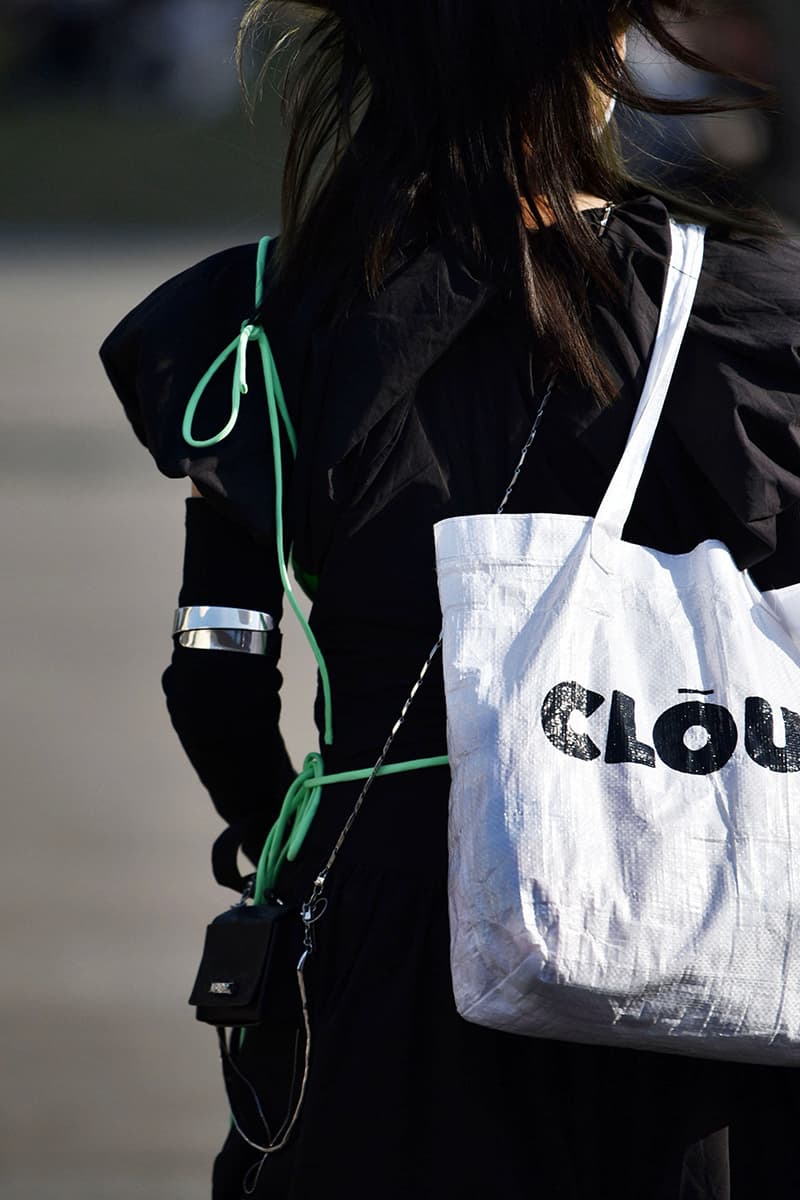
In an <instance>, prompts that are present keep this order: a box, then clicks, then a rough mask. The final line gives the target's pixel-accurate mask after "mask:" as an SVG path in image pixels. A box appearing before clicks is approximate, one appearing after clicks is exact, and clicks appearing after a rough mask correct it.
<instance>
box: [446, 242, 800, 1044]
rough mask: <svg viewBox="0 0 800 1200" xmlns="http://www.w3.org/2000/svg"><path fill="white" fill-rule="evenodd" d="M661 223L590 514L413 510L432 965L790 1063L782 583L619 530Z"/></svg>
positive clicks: (790, 678) (796, 1022) (798, 1037)
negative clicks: (437, 624) (432, 837)
mask: <svg viewBox="0 0 800 1200" xmlns="http://www.w3.org/2000/svg"><path fill="white" fill-rule="evenodd" d="M672 239H673V249H672V262H671V265H670V269H669V272H668V278H667V285H666V290H665V295H664V303H663V307H662V312H661V319H660V324H659V329H658V335H657V339H656V344H655V348H654V351H653V357H652V363H651V367H650V371H649V374H648V377H647V381H646V384H645V388H644V393H643V395H642V399H641V402H640V405H639V408H638V410H637V413H636V418H635V421H634V424H633V428H632V431H631V435H630V438H629V440H628V444H627V447H626V449H625V452H624V455H623V458H622V460H621V462H620V464H619V468H618V470H617V471H616V473H615V475H614V478H613V480H612V482H611V484H610V486H609V489H608V492H607V493H606V495H605V497H604V499H603V502H602V504H601V506H600V509H599V511H598V513H597V516H596V517H595V518H594V519H591V518H583V517H574V516H561V515H553V514H529V515H521V516H516V515H508V516H505V515H504V516H472V517H458V518H453V519H451V520H446V521H443V522H441V523H440V524H439V525H437V527H436V531H435V532H436V553H437V563H438V571H439V588H440V595H441V602H442V610H443V617H444V671H445V688H446V694H447V710H448V748H449V753H450V760H451V768H452V776H453V782H452V792H451V809H450V863H451V865H450V906H451V938H452V971H453V983H454V989H455V996H456V1003H457V1006H458V1010H459V1012H460V1013H461V1014H462V1016H464V1017H466V1018H467V1019H468V1020H470V1021H475V1022H477V1023H478V1024H483V1025H489V1026H491V1027H494V1028H499V1029H504V1030H508V1031H510V1032H513V1033H519V1034H528V1035H532V1036H535V1037H547V1038H559V1039H567V1040H572V1041H579V1042H589V1043H591V1042H598V1043H609V1044H617V1045H621V1046H631V1047H639V1048H642V1049H649V1050H662V1051H675V1052H679V1053H683V1054H692V1053H695V1054H700V1055H704V1056H707V1057H720V1058H731V1059H739V1060H742V1061H752V1062H763V1063H793V1062H797V1061H800V928H798V927H799V926H800V715H798V712H800V652H799V651H798V648H797V646H796V645H795V643H794V642H793V640H792V637H791V634H790V632H789V631H788V623H789V620H788V619H789V618H790V614H791V610H792V607H796V605H797V602H798V596H800V587H799V588H792V589H787V591H786V592H785V593H770V594H767V595H762V594H761V593H760V592H759V591H758V590H757V589H756V587H755V586H754V584H753V583H752V582H751V580H750V578H749V576H748V575H747V574H746V573H743V572H741V571H739V570H738V569H737V567H736V564H735V563H734V561H733V559H732V558H731V556H730V554H729V552H728V550H727V548H726V547H725V546H724V545H723V544H722V543H721V542H716V541H708V542H704V543H703V544H702V545H700V546H698V547H697V548H696V549H695V550H693V551H692V552H691V553H689V554H682V555H669V554H662V553H659V552H657V551H655V550H651V549H648V548H646V547H640V546H634V545H631V544H629V543H626V542H623V541H622V540H621V535H622V530H623V526H624V524H625V521H626V519H627V516H628V513H629V511H630V508H631V503H632V500H633V497H634V494H635V492H636V487H637V485H638V482H639V479H640V477H641V474H642V470H643V468H644V465H645V462H646V459H647V455H648V452H649V448H650V444H651V441H652V438H653V434H654V433H655V430H656V427H657V424H658V420H659V416H660V414H661V410H662V407H663V404H664V400H665V397H666V394H667V389H668V387H669V383H670V379H671V377H672V374H673V370H674V366H675V362H676V359H677V356H678V353H679V350H680V346H681V342H682V340H683V335H684V332H685V329H686V324H687V321H688V318H689V314H690V311H691V307H692V303H693V299H694V295H695V290H696V286H697V278H698V276H699V272H700V268H701V264H702V258H703V230H702V229H700V228H698V227H695V226H678V225H674V224H673V226H672ZM697 402H698V404H702V402H703V398H702V396H698V398H697ZM542 436H546V431H543V434H542ZM675 486H676V487H679V486H680V480H676V481H675ZM779 614H780V615H779Z"/></svg>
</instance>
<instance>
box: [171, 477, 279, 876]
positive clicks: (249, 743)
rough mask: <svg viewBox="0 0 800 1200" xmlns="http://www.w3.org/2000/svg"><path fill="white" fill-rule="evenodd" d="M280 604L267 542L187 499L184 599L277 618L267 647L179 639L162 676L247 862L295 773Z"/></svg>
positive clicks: (176, 721) (186, 739) (188, 745)
mask: <svg viewBox="0 0 800 1200" xmlns="http://www.w3.org/2000/svg"><path fill="white" fill-rule="evenodd" d="M281 603H282V594H281V586H280V579H279V576H278V571H277V567H276V564H275V563H274V561H273V559H272V555H270V554H269V553H268V551H267V549H266V548H265V547H264V546H263V545H260V544H259V543H258V542H257V541H256V540H255V539H254V538H253V537H252V535H251V534H250V533H249V532H248V531H247V530H245V529H244V528H243V527H241V526H239V525H237V524H235V523H234V522H233V521H231V520H230V519H228V518H226V517H225V516H224V515H222V514H221V513H219V512H217V511H216V510H215V509H214V508H213V507H212V506H211V505H209V504H208V503H207V502H206V501H205V500H200V499H192V500H189V501H187V506H186V552H185V557H184V567H183V584H182V587H181V592H180V604H181V605H193V604H210V605H221V606H225V607H232V608H249V609H255V610H257V611H260V612H268V613H270V615H271V616H273V617H274V619H275V624H276V629H275V630H274V632H272V633H270V634H269V635H268V638H267V653H266V654H265V655H256V654H237V653H229V652H217V651H204V650H189V649H185V648H183V647H181V646H179V645H176V647H175V650H174V652H173V655H172V662H171V664H170V666H169V667H168V668H167V670H166V672H165V674H164V677H163V687H164V692H165V695H166V697H167V706H168V708H169V713H170V717H171V718H172V723H173V725H174V727H175V730H176V732H177V734H178V737H179V738H180V740H181V743H182V745H183V747H184V749H185V751H186V753H187V755H188V756H189V759H190V760H191V762H192V764H193V766H194V768H195V770H196V771H197V773H198V775H199V776H200V779H201V780H202V782H203V784H204V785H205V787H206V788H207V789H208V791H209V794H210V796H211V799H212V800H213V802H214V806H215V807H216V809H217V811H218V812H219V814H220V816H222V817H223V819H224V820H225V821H227V822H228V823H229V824H230V825H232V826H234V827H235V829H236V831H237V832H238V834H239V841H240V844H241V845H242V847H243V849H244V850H245V853H246V854H247V855H248V857H249V858H250V859H251V860H252V861H253V862H255V861H257V859H258V856H259V854H260V851H261V847H262V845H263V841H264V837H265V835H266V833H267V831H268V829H269V827H270V825H271V824H272V823H273V821H274V820H275V817H276V816H277V812H278V808H279V806H280V803H281V800H282V799H283V796H284V794H285V792H286V789H287V788H288V786H289V784H290V783H291V780H292V778H293V775H294V772H293V769H292V765H291V763H290V761H289V756H288V754H287V752H286V748H285V746H284V743H283V739H282V737H281V734H280V730H279V727H278V723H279V719H280V710H281V705H280V696H279V692H280V686H281V676H280V672H279V670H278V659H279V656H280V633H279V631H278V629H277V624H278V621H279V619H280V615H281Z"/></svg>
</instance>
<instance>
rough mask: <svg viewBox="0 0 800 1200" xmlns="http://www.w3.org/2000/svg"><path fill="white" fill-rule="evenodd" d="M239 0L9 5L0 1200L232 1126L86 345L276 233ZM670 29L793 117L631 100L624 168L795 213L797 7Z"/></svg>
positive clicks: (125, 436) (150, 587) (153, 1171)
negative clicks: (669, 109) (211, 261)
mask: <svg viewBox="0 0 800 1200" xmlns="http://www.w3.org/2000/svg"><path fill="white" fill-rule="evenodd" d="M242 8H243V4H242V0H4V2H3V8H2V12H0V96H1V97H2V105H0V146H1V147H2V163H3V182H2V188H0V281H1V282H0V316H1V318H2V319H0V392H1V393H2V408H1V409H0V428H1V429H2V437H0V459H1V460H2V470H0V523H1V525H2V536H3V545H2V559H1V560H0V561H2V581H3V586H2V606H3V610H2V611H3V630H4V638H3V652H4V653H3V660H4V661H3V681H4V687H3V690H2V706H3V708H2V714H3V719H2V723H0V743H1V744H2V761H3V779H4V791H5V805H4V828H3V836H2V839H0V888H2V898H1V900H0V923H1V925H2V932H1V936H0V945H2V964H1V965H0V1081H1V1082H0V1196H2V1198H3V1200H34V1198H35V1200H51V1198H52V1200H55V1198H56V1197H58V1198H59V1200H78V1198H80V1200H100V1198H101V1197H102V1198H103V1200H129V1198H133V1197H152V1198H153V1200H189V1198H190V1197H191V1198H192V1200H194V1198H196V1197H202V1196H205V1195H207V1194H208V1191H209V1185H208V1178H209V1172H210V1163H211V1159H212V1156H213V1153H214V1151H215V1148H216V1147H217V1145H218V1144H219V1143H220V1142H221V1140H222V1138H223V1136H224V1134H225V1131H226V1125H227V1118H226V1112H225V1105H224V1102H223V1096H222V1089H221V1084H220V1081H219V1077H218V1071H217V1064H216V1051H215V1041H214V1037H213V1035H212V1034H211V1033H210V1032H209V1031H208V1030H207V1029H206V1028H205V1027H202V1026H199V1025H197V1024H196V1023H195V1022H194V1020H193V1018H192V1015H191V1012H190V1010H189V1009H188V1007H187V1006H186V996H187V994H188V991H189V989H190V986H191V983H192V980H193V975H194V971H195V968H196V965H197V959H198V956H199V952H200V946H201V940H202V932H203V928H204V926H205V924H206V922H207V920H208V919H210V918H211V917H212V916H214V915H215V914H216V913H217V912H218V911H220V910H221V909H222V908H223V907H224V906H225V905H226V904H227V903H228V894H227V893H225V894H224V895H223V894H222V893H220V892H219V891H218V890H217V889H216V888H215V887H214V885H213V883H212V882H211V879H210V872H209V869H208V850H209V846H210V844H211V841H212V840H213V837H214V835H215V833H216V832H217V830H218V822H217V820H216V818H215V817H214V816H213V813H212V811H211V806H210V803H209V802H208V800H207V798H206V797H205V795H204V793H203V792H202V789H201V788H200V787H199V785H198V784H197V783H196V782H195V780H194V777H193V775H192V772H191V769H190V768H189V766H188V764H187V763H186V762H185V761H184V759H183V756H182V753H181V751H180V749H179V747H178V745H177V742H176V741H175V740H174V738H173V736H172V734H171V731H170V730H169V728H168V724H167V719H166V714H165V711H164V707H163V703H162V699H161V693H160V688H159V675H160V672H161V670H162V669H163V667H164V665H165V664H166V661H167V659H168V656H169V651H170V643H169V629H170V621H171V616H172V610H173V607H174V604H175V595H176V591H177V586H178V578H179V563H180V555H181V542H182V495H183V491H184V489H183V488H182V486H181V485H180V484H176V483H175V482H170V481H167V480H165V479H162V478H160V477H159V476H158V475H157V474H156V472H155V470H154V468H153V467H152V464H151V462H150V460H149V458H148V456H147V454H146V453H145V451H144V450H142V449H141V447H139V445H138V443H137V442H136V441H135V439H134V437H133V434H132V433H131V432H130V430H129V429H128V428H127V427H126V424H125V420H124V418H123V416H122V412H121V409H120V408H119V405H118V404H117V402H116V400H115V399H114V397H113V396H112V394H111V392H110V390H109V388H108V386H107V385H106V383H105V381H104V379H103V376H102V374H101V371H100V367H99V363H98V361H97V357H96V348H97V346H98V344H99V343H100V341H101V340H102V338H103V336H104V334H105V333H106V332H107V331H108V330H109V328H110V327H111V326H112V325H113V324H114V323H115V322H116V320H117V319H118V318H119V317H121V316H122V315H123V314H124V313H125V312H126V311H127V310H128V309H129V308H130V307H131V306H132V305H133V304H134V303H136V302H137V301H138V300H139V299H140V298H141V297H142V296H143V295H145V294H146V292H148V291H149V290H150V289H151V288H153V287H154V286H156V285H157V284H158V283H159V282H161V281H162V280H163V279H165V278H166V277H167V276H169V275H170V274H172V273H174V272H176V271H178V270H180V269H181V268H183V267H185V266H187V265H190V264H191V263H192V262H194V261H196V260H197V259H198V258H200V257H202V256H203V255H204V254H206V253H209V252H211V251H213V250H216V249H220V248H222V247H224V246H227V245H232V244H236V243H238V242H242V241H248V240H251V239H252V238H254V237H257V236H258V235H259V234H260V233H262V232H274V231H275V230H276V229H277V227H278V208H277V194H278V188H279V180H280V167H281V154H282V145H281V130H280V119H279V105H278V101H277V96H276V94H275V92H274V90H270V89H268V90H267V93H266V95H265V98H264V103H263V104H262V106H261V108H260V110H259V113H258V115H257V118H256V120H255V122H254V124H252V125H250V124H248V122H247V120H246V119H245V117H244V115H243V112H242V106H241V102H240V98H239V93H238V85H237V81H236V72H235V68H234V63H233V50H232V47H233V44H234V40H235V33H236V27H237V23H238V20H239V18H240V16H241V13H242ZM682 35H683V36H685V37H686V38H688V39H690V40H691V42H692V44H693V45H695V46H696V47H697V48H698V49H699V50H700V51H701V52H704V53H707V54H709V55H710V56H712V57H714V58H716V59H717V60H718V61H721V62H723V63H725V64H727V65H729V66H732V67H734V68H736V69H737V70H738V71H740V72H742V73H745V74H747V75H750V76H755V77H757V78H760V79H764V80H767V81H769V82H771V83H774V84H775V85H776V86H777V87H778V89H779V93H780V96H781V101H780V109H779V110H776V111H769V112H758V113H754V112H749V113H740V114H733V115H727V116H724V117H714V118H700V119H695V120H692V121H684V120H675V119H671V120H667V121H660V122H654V121H652V120H650V119H648V120H646V121H644V120H642V119H641V118H638V117H633V116H631V115H630V114H626V113H624V112H620V113H619V114H618V120H619V123H620V126H621V128H622V130H623V133H624V136H625V138H626V144H627V149H628V153H629V156H630V158H631V160H632V162H633V163H634V164H635V165H636V168H637V170H639V171H640V172H645V173H649V174H652V175H654V176H657V177H659V178H663V179H667V180H668V181H669V182H671V183H673V184H674V183H679V184H681V185H693V186H696V187H699V188H701V189H703V190H705V191H706V192H707V193H708V194H709V195H711V196H712V197H717V198H724V197H725V196H726V195H730V196H735V197H737V198H745V199H750V200H756V201H758V202H761V203H767V204H768V205H770V206H772V207H773V208H774V209H776V210H777V211H778V212H779V214H780V215H781V216H782V217H783V218H784V220H785V221H786V222H787V224H788V225H789V226H790V227H794V225H795V222H796V221H797V219H798V217H799V216H800V76H799V75H798V72H797V71H796V66H795V62H796V54H797V49H798V47H800V6H799V5H797V3H796V0H761V2H759V3H755V2H754V3H752V4H750V5H747V4H737V5H736V6H734V5H724V6H723V8H722V11H721V12H720V14H719V15H717V16H714V17H709V18H706V19H704V20H703V21H701V22H697V23H695V24H693V25H692V26H691V27H688V28H685V29H684V30H683V31H682ZM631 55H632V58H633V60H634V62H635V64H636V68H637V70H638V71H640V72H641V73H642V74H643V75H644V76H645V77H646V78H647V80H648V86H649V87H650V88H651V89H652V90H653V91H655V92H658V93H659V94H682V95H700V94H703V93H706V92H707V91H708V90H709V89H710V90H714V89H715V88H717V89H719V86H720V85H719V84H718V83H717V82H715V81H713V80H709V79H704V78H702V77H701V76H699V75H697V74H696V73H693V72H688V71H685V70H683V69H676V68H675V67H674V66H671V65H670V64H669V63H668V62H665V61H663V60H662V59H661V58H659V57H658V56H657V55H656V54H655V53H654V51H653V50H652V48H650V47H648V46H646V45H642V44H636V45H634V46H632V47H631ZM733 90H734V91H737V90H738V91H740V90H742V89H741V88H740V86H739V85H736V87H735V88H734V89H733ZM744 90H745V91H746V90H747V89H744ZM709 158H711V159H713V160H714V162H715V163H716V164H718V168H719V169H722V170H723V172H724V173H723V174H722V175H720V174H719V170H718V169H717V168H715V169H714V171H713V173H712V174H709V166H708V160H709ZM285 624H286V625H287V626H288V625H289V622H288V621H286V622H285ZM284 674H285V677H286V702H285V712H286V717H287V720H286V725H287V734H288V741H289V744H290V748H291V749H292V752H293V755H294V757H295V760H296V761H297V760H300V759H302V757H303V755H304V754H305V752H306V751H307V750H308V749H309V748H311V747H312V745H313V735H312V732H311V721H310V713H309V710H310V699H311V695H312V690H313V679H312V672H311V668H310V665H309V661H308V656H307V655H306V653H305V650H304V648H303V647H302V645H301V644H300V641H299V639H298V638H297V637H296V636H294V634H293V631H290V633H289V635H288V639H287V646H286V657H285V668H284Z"/></svg>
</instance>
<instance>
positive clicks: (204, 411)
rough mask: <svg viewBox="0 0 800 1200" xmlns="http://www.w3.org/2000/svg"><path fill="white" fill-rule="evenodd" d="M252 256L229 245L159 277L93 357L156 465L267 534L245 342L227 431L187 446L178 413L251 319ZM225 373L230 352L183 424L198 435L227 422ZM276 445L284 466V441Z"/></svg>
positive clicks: (258, 387) (261, 405) (267, 470)
mask: <svg viewBox="0 0 800 1200" xmlns="http://www.w3.org/2000/svg"><path fill="white" fill-rule="evenodd" d="M256 255H257V247H256V246H255V245H247V246H237V247H234V248H233V249H230V250H224V251H222V252H220V253H219V254H215V255H212V257H211V258H207V259H205V260H204V261H203V262H200V263H197V264H196V265H195V266H193V267H190V268H189V269H188V270H186V271H183V272H181V273H180V274H179V275H176V276H175V277H174V278H173V279H170V280H168V281H167V282H166V283H164V284H162V285H161V287H159V288H157V289H156V290H155V291H154V292H153V293H152V294H151V295H150V296H148V297H147V298H146V299H145V300H143V301H142V302H141V303H140V304H138V305H137V306H136V308H134V309H133V310H132V311H131V312H130V313H128V315H127V316H126V317H124V318H123V319H122V321H120V323H119V324H118V325H117V326H116V328H115V329H114V330H112V332H111V333H110V334H109V335H108V337H107V338H106V340H105V341H104V342H103V345H102V346H101V348H100V358H101V361H102V363H103V366H104V367H105V370H106V373H107V375H108V377H109V379H110V381H111V384H112V386H113V388H114V391H115V392H116V393H117V395H118V396H119V398H120V400H121V401H122V405H123V408H124V409H125V413H126V415H127V417H128V419H129V421H130V422H131V425H132V426H133V429H134V432H135V433H136V436H137V437H138V438H139V440H140V442H142V444H143V445H145V446H146V447H147V449H148V450H149V451H150V453H151V454H152V456H153V458H154V460H155V463H156V466H157V467H158V469H159V470H160V471H161V472H162V473H163V474H164V475H167V476H169V477H170V478H173V479H179V478H182V477H187V476H188V477H189V478H190V479H191V480H192V481H193V482H194V483H195V484H196V485H197V487H198V488H199V490H200V491H201V492H202V494H203V495H204V496H205V497H206V498H207V499H209V500H210V501H211V502H212V503H213V504H214V505H216V506H217V507H218V508H219V509H220V510H221V511H223V512H224V513H226V514H227V515H230V516H231V517H233V519H234V520H235V521H238V522H239V523H241V524H242V525H245V526H247V527H249V528H250V529H252V530H253V531H254V532H255V533H256V534H258V535H261V536H263V537H264V538H266V539H268V538H269V537H271V536H272V535H273V532H274V514H275V499H274V496H275V480H274V468H273V463H272V442H271V438H270V430H269V420H268V416H267V406H266V397H265V392H264V384H263V376H262V369H261V364H260V361H259V356H258V351H257V349H256V347H255V346H252V345H251V347H250V349H249V352H248V384H249V387H248V391H247V394H246V395H244V396H242V397H241V401H240V408H239V417H238V420H237V422H236V425H235V427H234V428H233V429H232V430H231V431H230V433H229V434H228V435H227V437H226V438H225V439H224V441H222V442H220V443H219V444H218V445H216V446H209V447H193V446H190V445H189V444H188V443H187V442H185V441H184V438H183V418H184V413H185V412H186V407H187V404H188V402H189V400H190V397H191V396H192V393H193V391H194V389H195V387H196V386H197V384H198V383H199V381H200V379H201V378H202V377H203V375H204V373H205V372H206V370H207V368H208V367H209V366H210V365H211V364H212V363H213V362H214V360H215V359H216V358H217V356H218V355H219V354H221V353H222V351H224V350H225V348H226V347H227V346H229V345H230V344H231V342H232V341H233V340H234V339H235V338H236V337H237V335H238V334H239V333H240V331H241V328H242V325H243V324H244V323H245V322H247V321H249V320H250V319H252V317H253V316H254V308H255V278H256ZM270 261H271V260H270ZM268 269H269V266H268ZM278 368H279V370H282V364H281V363H280V361H279V362H278ZM233 375H234V358H233V356H231V357H230V358H229V359H228V360H227V362H226V363H225V364H224V365H222V366H221V367H220V369H219V370H218V371H217V372H216V374H215V375H214V376H213V377H212V378H211V379H210V380H209V382H208V385H207V387H206V389H205V392H204V394H203V397H202V399H201V401H200V404H199V407H198V409H197V414H196V418H195V421H194V426H193V436H194V437H195V438H196V439H197V440H198V441H202V440H205V439H208V438H211V437H213V436H215V435H216V434H217V433H219V432H220V430H222V429H223V428H224V427H225V425H226V424H227V422H228V419H229V417H230V414H231V391H232V383H233ZM283 449H284V461H285V462H288V461H289V451H288V447H287V446H286V445H284V448H283Z"/></svg>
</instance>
